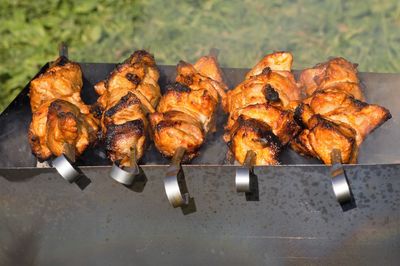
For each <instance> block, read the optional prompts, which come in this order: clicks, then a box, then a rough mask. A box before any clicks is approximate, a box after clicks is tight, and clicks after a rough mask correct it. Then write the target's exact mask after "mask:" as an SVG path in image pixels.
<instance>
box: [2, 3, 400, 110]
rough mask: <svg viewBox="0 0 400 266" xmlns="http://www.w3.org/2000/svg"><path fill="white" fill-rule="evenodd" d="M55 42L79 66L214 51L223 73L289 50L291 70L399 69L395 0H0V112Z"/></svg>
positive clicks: (399, 8)
mask: <svg viewBox="0 0 400 266" xmlns="http://www.w3.org/2000/svg"><path fill="white" fill-rule="evenodd" d="M61 41H65V42H67V43H68V45H69V47H70V48H69V55H70V58H71V59H73V60H76V61H86V62H119V61H121V60H123V59H124V58H125V57H127V56H128V55H129V54H130V53H131V52H132V51H133V50H135V49H142V48H144V49H148V50H150V51H151V52H152V53H154V54H155V57H156V60H157V62H158V63H159V64H176V62H177V61H178V60H181V59H183V60H188V61H192V60H194V59H195V58H197V57H199V56H201V55H203V54H205V53H208V51H209V49H210V48H212V47H216V48H218V49H220V56H219V58H220V62H221V64H222V65H223V66H229V67H250V66H252V65H253V64H254V63H255V62H257V60H258V59H260V57H262V56H263V55H264V54H266V53H269V52H271V51H273V50H289V51H291V52H293V54H294V57H295V64H294V68H297V69H300V68H303V67H307V66H311V65H314V64H315V63H317V62H320V61H323V60H325V59H326V58H327V57H329V56H344V57H346V58H348V59H350V60H351V61H354V62H357V63H359V64H360V66H359V69H360V70H361V71H374V72H400V3H399V1H387V0H381V1H375V0H367V1H339V0H329V1H318V0H297V1H295V0H286V1H278V0H273V1H249V0H246V1H217V0H208V1H194V0H192V1H161V0H155V1H126V0H124V1H111V0H102V1H94V0H86V1H74V0H69V1H50V0H43V1H29V0H19V1H8V0H0V111H2V110H3V109H4V108H5V107H6V106H7V105H8V104H9V103H10V102H11V101H12V99H13V98H14V97H15V96H16V95H17V94H18V93H19V92H20V90H21V89H22V88H23V87H24V86H25V85H26V83H27V82H28V81H29V79H30V78H31V77H32V76H33V75H34V74H35V73H36V72H37V71H38V69H39V67H40V66H41V65H43V64H44V63H45V62H47V61H50V60H53V59H54V58H56V57H57V46H58V44H59V43H60V42H61Z"/></svg>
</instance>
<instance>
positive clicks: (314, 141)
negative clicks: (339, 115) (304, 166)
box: [291, 104, 358, 164]
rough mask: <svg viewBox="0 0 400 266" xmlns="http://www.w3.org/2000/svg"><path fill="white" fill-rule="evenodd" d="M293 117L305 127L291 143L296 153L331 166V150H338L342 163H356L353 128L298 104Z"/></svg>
mask: <svg viewBox="0 0 400 266" xmlns="http://www.w3.org/2000/svg"><path fill="white" fill-rule="evenodd" d="M295 117H296V119H297V120H298V121H299V122H300V123H302V124H303V125H304V126H305V129H304V130H303V131H302V132H301V133H300V134H299V135H298V136H297V137H296V138H295V139H294V140H292V142H291V146H292V148H293V149H294V150H295V151H296V152H298V153H300V154H302V155H307V156H312V157H316V158H318V159H320V160H322V161H323V162H324V163H326V164H331V152H332V150H333V149H339V150H340V151H341V156H342V160H343V161H344V162H347V163H355V162H356V159H357V154H358V146H357V143H356V131H355V130H354V129H353V128H351V127H350V126H348V125H347V124H344V123H341V122H339V121H333V120H330V119H327V118H325V117H323V116H321V115H319V114H315V113H314V112H313V111H312V110H311V108H310V106H309V105H307V104H300V105H299V106H298V107H297V108H296V111H295Z"/></svg>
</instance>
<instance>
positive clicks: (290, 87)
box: [224, 52, 300, 165]
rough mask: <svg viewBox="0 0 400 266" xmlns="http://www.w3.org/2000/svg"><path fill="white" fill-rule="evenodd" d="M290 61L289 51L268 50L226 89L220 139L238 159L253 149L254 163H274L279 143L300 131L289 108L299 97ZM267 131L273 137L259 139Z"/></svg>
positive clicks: (291, 60) (242, 159)
mask: <svg viewBox="0 0 400 266" xmlns="http://www.w3.org/2000/svg"><path fill="white" fill-rule="evenodd" d="M292 62H293V57H292V55H291V54H290V53H286V52H276V53H273V54H269V55H267V56H265V57H264V58H263V59H262V60H261V61H260V62H259V63H258V64H256V66H255V67H254V68H253V69H251V70H250V72H249V73H247V75H246V79H245V81H243V82H242V83H241V84H239V85H238V86H237V87H236V88H235V89H233V90H231V91H229V92H228V93H227V97H226V99H225V102H224V108H225V111H227V112H229V118H228V123H227V125H226V127H225V129H226V130H227V132H226V133H225V135H224V140H225V141H226V142H227V143H228V145H229V147H230V150H231V152H232V153H233V154H234V156H235V158H236V160H237V161H238V162H239V163H241V164H243V163H244V159H245V156H246V154H247V152H248V151H249V150H250V149H255V150H253V151H254V152H255V153H256V155H257V157H256V164H257V165H262V164H277V163H278V162H279V160H278V155H279V152H280V150H281V148H280V147H281V146H283V145H286V144H287V143H288V142H289V141H290V140H291V139H292V138H293V137H295V136H296V135H297V134H298V132H299V131H300V127H299V125H298V124H297V123H296V122H295V120H294V116H293V111H292V109H294V107H295V106H296V105H297V102H298V101H300V89H299V88H298V86H297V84H296V82H295V80H294V76H293V74H292V73H291V66H292ZM251 126H252V127H254V128H251ZM246 132H247V133H246ZM267 135H268V136H277V137H275V138H274V141H261V140H262V139H263V138H264V137H262V136H267ZM241 138H242V140H241ZM270 139H272V137H270ZM268 145H271V146H268ZM278 147H279V148H278Z"/></svg>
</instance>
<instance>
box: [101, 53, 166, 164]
mask: <svg viewBox="0 0 400 266" xmlns="http://www.w3.org/2000/svg"><path fill="white" fill-rule="evenodd" d="M158 78H159V72H158V69H157V66H156V63H155V60H154V57H153V56H152V55H151V54H149V53H148V52H146V51H136V52H134V53H133V54H132V55H131V56H130V57H129V58H128V59H127V60H126V61H125V62H124V63H122V64H120V65H118V66H117V67H116V69H115V70H114V71H113V72H111V73H110V75H109V77H108V78H107V79H106V80H104V81H101V82H99V83H98V84H96V86H95V90H96V92H97V93H98V94H99V95H100V97H99V99H98V100H97V106H96V108H97V109H99V110H100V112H101V113H102V116H101V127H102V139H104V140H105V142H106V149H107V155H108V157H109V158H110V160H111V161H113V162H115V163H117V164H118V165H120V166H126V167H129V166H131V155H132V151H134V152H135V156H136V159H137V160H139V159H140V158H141V157H142V156H143V154H144V149H145V146H146V145H145V144H146V139H147V135H148V121H147V117H146V114H147V113H153V112H154V111H155V108H156V106H157V104H158V101H159V99H160V96H161V94H160V87H159V86H158ZM133 149H134V150H133Z"/></svg>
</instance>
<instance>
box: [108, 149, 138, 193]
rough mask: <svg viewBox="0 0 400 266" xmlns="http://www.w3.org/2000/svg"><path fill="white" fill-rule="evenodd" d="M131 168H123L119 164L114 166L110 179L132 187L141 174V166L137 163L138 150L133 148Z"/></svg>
mask: <svg viewBox="0 0 400 266" xmlns="http://www.w3.org/2000/svg"><path fill="white" fill-rule="evenodd" d="M130 165H131V166H130V167H125V168H122V167H120V166H118V165H117V164H115V163H114V164H113V166H112V168H111V172H110V177H111V178H112V179H114V180H115V181H117V182H118V183H121V184H123V185H127V186H130V185H132V184H133V181H134V179H135V177H136V176H137V175H139V173H140V169H139V166H138V165H137V162H136V148H135V147H132V148H131V157H130Z"/></svg>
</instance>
